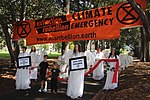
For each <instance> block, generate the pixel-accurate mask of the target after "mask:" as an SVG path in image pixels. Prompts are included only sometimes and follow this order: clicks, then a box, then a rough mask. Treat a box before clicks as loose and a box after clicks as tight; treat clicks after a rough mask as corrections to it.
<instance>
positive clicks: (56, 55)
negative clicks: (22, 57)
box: [48, 52, 61, 59]
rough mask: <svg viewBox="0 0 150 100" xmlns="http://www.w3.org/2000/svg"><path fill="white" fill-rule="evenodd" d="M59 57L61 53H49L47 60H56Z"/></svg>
mask: <svg viewBox="0 0 150 100" xmlns="http://www.w3.org/2000/svg"><path fill="white" fill-rule="evenodd" d="M60 55H61V53H58V52H51V53H49V54H48V58H49V59H51V58H58V57H59V56H60Z"/></svg>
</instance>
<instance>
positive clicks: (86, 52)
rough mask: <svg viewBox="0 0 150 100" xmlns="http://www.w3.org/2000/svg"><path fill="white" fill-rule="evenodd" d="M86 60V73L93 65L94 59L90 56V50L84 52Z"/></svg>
mask: <svg viewBox="0 0 150 100" xmlns="http://www.w3.org/2000/svg"><path fill="white" fill-rule="evenodd" d="M84 54H85V56H86V59H87V70H86V72H88V71H89V70H90V66H91V65H93V64H94V57H93V56H92V53H91V51H90V50H86V51H85V52H84Z"/></svg>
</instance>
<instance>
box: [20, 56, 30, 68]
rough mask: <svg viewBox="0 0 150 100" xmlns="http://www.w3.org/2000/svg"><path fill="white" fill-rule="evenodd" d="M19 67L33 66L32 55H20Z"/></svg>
mask: <svg viewBox="0 0 150 100" xmlns="http://www.w3.org/2000/svg"><path fill="white" fill-rule="evenodd" d="M17 66H18V68H22V67H29V66H31V56H26V57H19V58H18V61H17Z"/></svg>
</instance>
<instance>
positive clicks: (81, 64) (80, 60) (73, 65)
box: [69, 56, 87, 71]
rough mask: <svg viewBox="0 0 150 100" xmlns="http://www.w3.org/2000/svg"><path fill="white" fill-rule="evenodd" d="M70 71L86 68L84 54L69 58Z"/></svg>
mask: <svg viewBox="0 0 150 100" xmlns="http://www.w3.org/2000/svg"><path fill="white" fill-rule="evenodd" d="M69 66H70V71H74V70H80V69H87V62H86V56H82V57H77V58H71V59H69Z"/></svg>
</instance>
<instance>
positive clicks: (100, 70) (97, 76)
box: [93, 48, 104, 80]
mask: <svg viewBox="0 0 150 100" xmlns="http://www.w3.org/2000/svg"><path fill="white" fill-rule="evenodd" d="M103 58H104V54H103V53H102V52H101V48H97V52H96V53H95V63H96V62H97V61H98V60H100V59H103ZM103 77H104V64H103V61H101V63H100V64H99V65H98V67H97V68H96V69H95V70H94V71H93V79H94V80H101V79H102V78H103Z"/></svg>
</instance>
